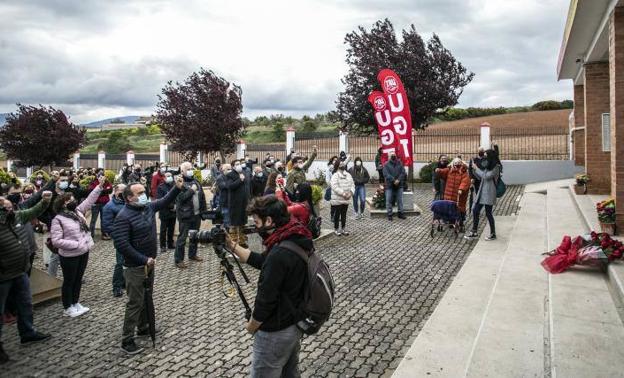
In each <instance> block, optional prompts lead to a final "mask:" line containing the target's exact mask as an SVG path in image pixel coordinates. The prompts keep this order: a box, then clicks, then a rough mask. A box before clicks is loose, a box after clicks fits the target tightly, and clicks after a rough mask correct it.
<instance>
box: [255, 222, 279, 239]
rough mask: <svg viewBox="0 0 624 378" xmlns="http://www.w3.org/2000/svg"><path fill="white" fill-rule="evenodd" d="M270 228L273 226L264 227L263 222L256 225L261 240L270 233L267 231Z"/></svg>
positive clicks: (273, 228)
mask: <svg viewBox="0 0 624 378" xmlns="http://www.w3.org/2000/svg"><path fill="white" fill-rule="evenodd" d="M272 230H275V226H272V227H266V226H265V225H264V224H262V227H256V232H257V233H258V235H260V237H261V238H262V240H266V239H267V238H268V237H269V236H271V233H270V232H269V231H272Z"/></svg>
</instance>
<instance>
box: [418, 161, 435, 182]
mask: <svg viewBox="0 0 624 378" xmlns="http://www.w3.org/2000/svg"><path fill="white" fill-rule="evenodd" d="M436 165H437V164H436V162H435V161H430V162H429V164H427V165H425V166H424V167H422V168H421V169H420V172H419V173H418V177H420V181H421V182H431V181H432V180H433V171H434V170H435V167H436Z"/></svg>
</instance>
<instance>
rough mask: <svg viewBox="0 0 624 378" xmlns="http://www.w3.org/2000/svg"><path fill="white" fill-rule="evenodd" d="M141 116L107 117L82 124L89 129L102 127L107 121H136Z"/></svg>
mask: <svg viewBox="0 0 624 378" xmlns="http://www.w3.org/2000/svg"><path fill="white" fill-rule="evenodd" d="M137 118H139V116H123V117H113V118H107V119H103V120H100V121H94V122H89V123H85V124H81V125H80V126H84V127H86V128H88V129H96V128H100V127H102V125H106V124H107V123H111V122H112V121H114V120H122V121H124V123H134V121H136V120H137Z"/></svg>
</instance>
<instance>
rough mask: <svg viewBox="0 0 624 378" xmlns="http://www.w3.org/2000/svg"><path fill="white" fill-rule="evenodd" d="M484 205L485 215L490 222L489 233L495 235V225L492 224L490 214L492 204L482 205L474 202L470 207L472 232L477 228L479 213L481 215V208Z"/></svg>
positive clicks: (492, 216) (492, 219)
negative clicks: (471, 207) (472, 206)
mask: <svg viewBox="0 0 624 378" xmlns="http://www.w3.org/2000/svg"><path fill="white" fill-rule="evenodd" d="M483 207H485V217H486V218H487V220H488V223H489V224H490V234H492V235H496V225H495V224H494V215H493V214H492V208H493V206H492V205H482V204H480V203H475V204H474V208H473V209H472V231H473V232H474V233H476V232H477V230H478V229H479V215H481V209H482V208H483Z"/></svg>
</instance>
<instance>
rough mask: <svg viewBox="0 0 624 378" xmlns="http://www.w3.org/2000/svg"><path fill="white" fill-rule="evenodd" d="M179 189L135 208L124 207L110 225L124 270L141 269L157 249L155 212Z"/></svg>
mask: <svg viewBox="0 0 624 378" xmlns="http://www.w3.org/2000/svg"><path fill="white" fill-rule="evenodd" d="M178 193H180V190H179V189H178V188H177V187H174V188H173V189H171V191H169V193H167V195H166V196H165V197H164V198H161V199H159V200H157V201H154V202H150V203H148V204H147V205H145V206H142V207H138V206H135V205H132V204H126V205H125V206H124V207H123V209H121V211H120V212H119V214H117V217H116V218H115V223H114V225H113V234H112V237H113V241H114V242H115V249H116V250H117V251H118V252H119V253H121V254H122V255H123V256H124V265H125V266H127V267H136V266H143V265H145V264H146V263H147V258H148V257H152V258H155V257H156V255H157V250H158V242H157V237H156V218H155V216H154V215H155V213H156V212H157V211H159V210H161V209H163V208H165V207H167V206H169V204H170V203H171V202H173V201H174V200H175V198H176V197H177V195H178Z"/></svg>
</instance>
